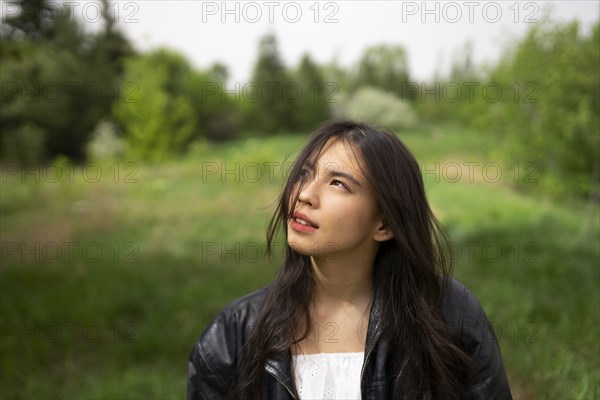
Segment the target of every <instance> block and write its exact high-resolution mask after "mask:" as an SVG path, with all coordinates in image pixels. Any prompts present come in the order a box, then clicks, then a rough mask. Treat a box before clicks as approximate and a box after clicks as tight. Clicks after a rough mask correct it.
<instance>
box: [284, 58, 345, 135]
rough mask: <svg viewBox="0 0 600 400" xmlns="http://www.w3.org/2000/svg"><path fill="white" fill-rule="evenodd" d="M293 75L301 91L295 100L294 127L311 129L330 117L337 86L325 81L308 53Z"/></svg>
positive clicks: (298, 129)
mask: <svg viewBox="0 0 600 400" xmlns="http://www.w3.org/2000/svg"><path fill="white" fill-rule="evenodd" d="M293 76H294V83H295V84H296V85H297V88H299V93H300V95H299V96H297V100H296V101H295V102H294V108H293V111H294V129H295V130H296V131H299V132H302V131H309V130H312V129H314V128H315V127H316V126H317V125H319V124H320V123H322V122H323V121H325V120H327V119H328V118H329V117H330V109H329V108H330V107H329V106H330V105H331V104H332V103H333V102H334V101H335V98H334V94H335V92H336V87H335V84H333V83H329V82H325V80H324V79H323V74H322V73H321V69H320V67H319V66H318V65H317V64H316V63H315V62H314V61H313V60H312V59H311V57H310V56H309V55H308V54H305V55H304V56H303V57H302V59H301V60H300V65H299V66H298V68H297V70H296V71H295V74H294V75H293Z"/></svg>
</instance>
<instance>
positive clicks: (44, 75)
mask: <svg viewBox="0 0 600 400" xmlns="http://www.w3.org/2000/svg"><path fill="white" fill-rule="evenodd" d="M34 3H35V4H34ZM46 3H47V2H39V1H37V2H28V1H23V2H21V6H22V7H23V8H24V11H23V12H22V13H21V14H20V15H19V16H17V17H13V18H7V20H6V21H4V24H5V27H4V28H3V36H2V41H1V42H0V46H1V51H0V62H1V63H2V74H0V83H1V85H2V99H1V100H0V105H1V107H0V126H1V127H2V129H1V130H0V141H1V143H2V148H3V151H2V157H3V158H4V159H15V160H19V161H24V162H39V161H45V160H50V159H52V158H54V157H55V156H56V155H58V154H64V155H66V156H68V157H69V158H71V159H73V160H76V161H81V160H83V159H84V157H85V144H86V142H87V141H88V139H89V136H90V134H91V132H92V130H93V128H94V126H95V125H96V124H97V122H98V121H99V120H100V119H101V118H104V117H105V116H106V115H108V114H109V112H110V108H111V104H112V101H113V99H114V92H115V79H116V77H117V75H118V73H119V62H120V59H121V58H122V56H124V55H125V54H128V53H129V52H130V51H131V50H130V48H129V46H128V43H127V41H126V40H125V39H124V38H123V36H122V35H121V34H120V33H119V32H117V31H115V30H114V29H113V28H112V27H113V24H112V22H111V21H110V20H108V21H105V22H106V24H105V29H104V30H102V31H100V32H98V33H96V34H88V33H85V32H84V31H83V30H82V29H81V28H80V26H79V25H78V23H77V22H76V19H75V18H72V15H70V14H69V13H68V12H66V11H65V12H63V13H61V15H60V17H57V18H56V20H55V21H54V22H53V23H52V24H50V22H49V21H53V20H52V19H50V20H48V18H49V17H48V16H47V12H48V9H47V7H46V5H45V4H46ZM104 6H106V2H104ZM103 15H104V16H105V18H107V19H109V18H110V13H108V12H106V13H103ZM33 131H35V132H37V133H36V136H38V137H39V140H36V142H35V143H41V144H42V146H43V148H42V149H41V150H40V149H39V148H38V147H35V146H33V147H32V149H31V150H32V152H31V154H29V155H27V156H26V157H24V156H23V154H22V151H15V149H17V148H18V146H20V145H22V143H23V138H24V135H25V136H27V135H30V134H31V132H33ZM25 132H29V133H27V134H25Z"/></svg>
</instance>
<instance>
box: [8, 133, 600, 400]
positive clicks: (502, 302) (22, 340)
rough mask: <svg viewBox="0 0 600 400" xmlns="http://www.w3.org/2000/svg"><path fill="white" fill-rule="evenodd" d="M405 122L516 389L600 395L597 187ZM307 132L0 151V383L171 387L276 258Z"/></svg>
mask: <svg viewBox="0 0 600 400" xmlns="http://www.w3.org/2000/svg"><path fill="white" fill-rule="evenodd" d="M402 138H403V140H404V141H405V142H406V143H407V145H408V146H409V148H411V149H412V151H413V152H414V153H415V155H416V156H417V159H418V160H419V161H420V162H421V163H422V168H423V170H424V176H425V179H426V183H427V189H428V193H429V196H430V200H431V203H432V206H433V208H434V210H435V212H436V214H437V215H438V216H439V218H440V219H441V220H442V222H443V223H444V224H445V226H446V227H447V228H448V231H449V233H450V235H451V238H452V249H453V254H454V258H455V261H456V265H455V275H456V276H457V278H458V279H460V280H462V281H463V282H464V283H466V284H467V286H469V287H470V289H471V290H472V292H473V293H474V294H475V295H476V296H477V297H478V298H479V299H480V301H481V303H482V304H483V306H484V308H485V309H486V311H487V313H488V316H489V318H490V320H491V321H492V322H493V323H494V326H495V327H496V332H497V334H498V337H499V340H500V345H501V349H502V354H503V357H504V361H505V365H506V368H507V371H508V374H509V379H510V383H511V386H512V389H513V395H514V397H515V398H523V399H525V398H527V399H530V398H531V399H533V398H535V399H538V398H540V399H541V398H546V399H559V398H560V399H592V398H599V397H600V378H599V375H600V365H599V358H600V356H599V354H600V347H599V341H598V338H599V337H600V321H599V318H600V310H599V304H600V297H599V296H600V294H599V284H600V275H599V259H600V249H599V240H598V239H599V235H600V223H599V214H598V207H597V204H595V205H594V206H593V207H591V208H590V207H588V206H587V205H586V204H585V203H582V204H578V203H572V202H570V203H568V204H558V203H556V202H553V201H551V200H548V199H546V198H544V196H542V195H541V194H539V193H537V191H536V186H535V185H538V184H539V182H540V180H542V179H544V177H543V176H542V175H541V174H540V173H539V171H537V170H536V168H535V166H534V165H528V164H527V162H526V160H524V162H523V163H519V164H513V165H507V166H504V165H502V163H500V162H496V161H494V160H493V159H492V158H491V157H492V156H490V154H493V152H490V151H489V150H490V149H493V148H494V146H495V143H494V141H493V138H491V137H487V136H486V135H481V134H478V133H477V132H471V131H462V130H461V129H459V128H456V127H424V128H421V129H419V130H416V131H414V132H410V133H407V134H405V135H403V136H402ZM303 140H304V137H301V136H292V135H289V136H285V135H283V136H278V137H273V138H269V139H264V140H262V139H261V140H257V139H249V140H245V141H239V142H235V143H229V144H224V145H219V146H216V145H212V146H210V145H204V146H197V147H196V148H195V149H194V150H193V151H192V152H190V154H189V155H188V156H186V157H182V158H181V159H178V160H173V161H171V162H168V163H165V164H161V165H148V164H137V163H127V162H126V161H118V162H106V163H89V164H87V165H86V166H85V168H84V169H81V168H79V167H78V168H72V167H69V166H67V165H64V164H62V165H61V164H53V165H52V166H51V167H50V168H48V169H46V170H43V171H42V172H40V175H39V176H36V172H35V171H26V172H23V171H13V167H14V166H13V165H8V164H5V165H4V166H3V170H2V183H1V185H2V186H1V187H2V190H1V232H0V233H1V240H2V264H1V265H2V266H1V268H0V277H1V279H0V300H1V304H0V312H1V314H0V328H1V331H0V335H1V336H0V346H1V348H0V354H1V361H0V398H2V399H9V398H22V399H30V398H73V399H75V398H77V399H80V398H89V399H92V398H94V399H125V398H127V399H142V398H144V399H152V398H154V399H166V398H169V399H175V398H184V397H185V387H186V374H187V357H188V354H189V351H190V349H191V347H192V346H193V343H194V341H195V339H196V337H197V336H198V335H199V334H200V333H201V331H202V330H203V328H204V326H205V325H206V324H207V323H209V322H210V320H211V319H212V317H213V316H214V315H215V314H216V313H217V312H218V311H219V310H220V309H221V308H223V307H224V306H225V305H226V304H227V303H229V302H230V301H232V300H234V299H235V298H237V297H239V296H241V295H243V294H245V293H248V292H250V291H253V290H255V289H257V288H259V287H262V286H264V285H266V284H268V283H269V282H270V281H271V279H272V278H273V276H274V274H275V272H276V269H277V266H278V260H279V256H280V255H281V250H282V249H283V244H279V245H278V246H277V247H276V248H275V250H276V251H275V253H276V254H275V255H276V257H275V259H274V260H269V259H268V258H266V257H265V256H264V255H263V254H262V252H263V251H264V249H265V245H264V241H265V239H264V237H265V236H264V232H265V227H266V224H267V219H268V218H269V216H270V213H271V211H272V209H273V208H272V206H273V202H274V200H275V198H276V196H277V194H278V191H279V189H280V185H281V176H282V173H283V172H285V171H286V169H287V167H286V166H287V165H289V164H286V163H285V161H286V156H287V155H289V154H292V155H293V154H294V151H295V150H297V149H298V147H299V146H300V145H301V143H302V141H303ZM290 161H291V159H287V162H288V163H289V162H290ZM59 172H61V176H60V178H58V173H59ZM38 178H39V179H38ZM36 180H38V182H36ZM536 181H537V183H536ZM521 189H526V190H521Z"/></svg>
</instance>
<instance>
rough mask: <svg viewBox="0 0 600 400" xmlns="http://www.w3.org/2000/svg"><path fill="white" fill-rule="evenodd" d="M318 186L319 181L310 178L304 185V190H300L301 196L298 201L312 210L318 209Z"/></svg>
mask: <svg viewBox="0 0 600 400" xmlns="http://www.w3.org/2000/svg"><path fill="white" fill-rule="evenodd" d="M317 185H318V181H317V180H316V179H315V178H314V177H312V176H311V177H309V178H307V179H306V181H305V182H304V183H303V184H302V188H301V189H300V194H299V196H298V201H300V202H301V203H304V204H306V205H308V206H310V207H312V208H315V207H318V204H319V201H318V198H319V196H318V193H317Z"/></svg>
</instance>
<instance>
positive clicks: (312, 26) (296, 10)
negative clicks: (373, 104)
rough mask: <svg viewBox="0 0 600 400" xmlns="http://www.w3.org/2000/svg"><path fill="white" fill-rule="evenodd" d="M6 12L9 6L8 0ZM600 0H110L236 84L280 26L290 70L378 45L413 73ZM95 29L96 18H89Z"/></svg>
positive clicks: (136, 33)
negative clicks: (218, 66)
mask: <svg viewBox="0 0 600 400" xmlns="http://www.w3.org/2000/svg"><path fill="white" fill-rule="evenodd" d="M0 3H3V7H2V11H3V13H5V12H6V11H7V9H6V7H8V6H7V5H6V4H8V3H6V2H5V1H1V2H0ZM54 3H59V2H54ZM70 3H72V5H71V7H72V8H73V9H74V10H75V14H77V15H78V16H80V17H81V16H83V17H84V19H87V20H88V21H89V20H93V19H94V14H95V9H96V8H95V7H87V6H86V5H89V3H90V2H87V1H71V2H70ZM599 4H600V2H599V1H598V0H594V1H523V0H521V1H518V2H517V1H516V0H509V1H495V2H494V1H427V2H424V1H366V0H344V1H318V2H317V1H315V0H308V1H307V0H301V1H296V2H290V1H269V0H267V1H227V2H223V1H199V0H184V1H177V0H174V1H172V0H145V1H128V0H120V1H113V2H112V7H113V12H114V13H116V14H115V15H116V17H117V20H118V23H119V25H120V26H121V28H122V29H123V31H124V32H125V33H126V34H127V36H128V37H129V38H130V39H131V40H132V41H133V43H134V45H135V46H136V48H138V49H140V50H147V49H151V48H155V47H158V46H169V47H172V48H174V49H177V50H178V51H180V52H181V53H183V54H184V55H186V56H187V57H188V59H189V60H190V61H191V62H192V64H193V65H194V66H196V67H199V68H206V67H208V66H210V65H212V64H213V63H215V62H217V61H220V62H223V63H224V64H226V65H227V66H228V67H229V71H230V75H231V79H230V81H231V82H241V83H244V82H247V81H248V80H250V76H251V71H252V67H253V65H254V63H255V61H256V56H257V48H258V41H259V39H260V37H261V36H263V35H265V34H266V33H268V32H275V34H276V35H277V38H278V40H279V45H280V51H281V54H282V56H283V59H284V61H285V62H286V64H287V65H288V66H294V65H296V64H297V62H298V60H299V59H300V57H301V56H302V54H303V53H305V52H309V53H310V54H311V55H312V56H313V58H314V59H315V60H317V61H318V62H320V63H324V62H328V61H331V60H332V59H333V58H337V59H338V60H339V61H340V63H341V64H342V65H345V66H349V65H352V64H354V63H355V62H356V61H357V60H358V59H359V57H360V55H361V54H362V52H363V50H364V49H365V48H366V47H367V46H369V45H373V44H379V43H387V44H401V45H402V46H404V47H405V48H406V50H407V52H408V57H409V68H410V73H411V78H412V79H413V80H417V81H421V80H425V79H431V78H432V77H433V75H434V73H435V72H436V71H439V72H441V73H444V72H447V71H448V67H449V66H450V64H451V61H452V55H453V53H454V52H456V50H457V49H458V48H459V47H461V46H463V45H464V44H465V43H466V42H467V41H468V40H470V41H472V43H473V50H474V51H473V55H474V59H475V61H476V62H478V63H479V62H481V61H484V60H489V61H494V60H496V59H497V58H498V56H499V55H500V51H501V49H502V46H503V45H504V44H506V43H509V42H510V41H511V40H512V39H513V38H515V37H519V36H522V34H523V33H524V32H525V30H526V29H527V28H528V27H530V26H531V25H532V24H536V23H537V22H536V21H539V20H540V19H542V17H543V15H544V14H545V11H547V10H548V9H549V8H551V9H552V12H551V16H552V17H553V18H554V19H557V20H572V19H578V20H579V21H581V23H582V26H583V27H584V29H588V30H589V27H590V26H591V24H592V23H593V22H594V21H596V20H598V18H599V13H600V8H599ZM88 25H89V24H88Z"/></svg>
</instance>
